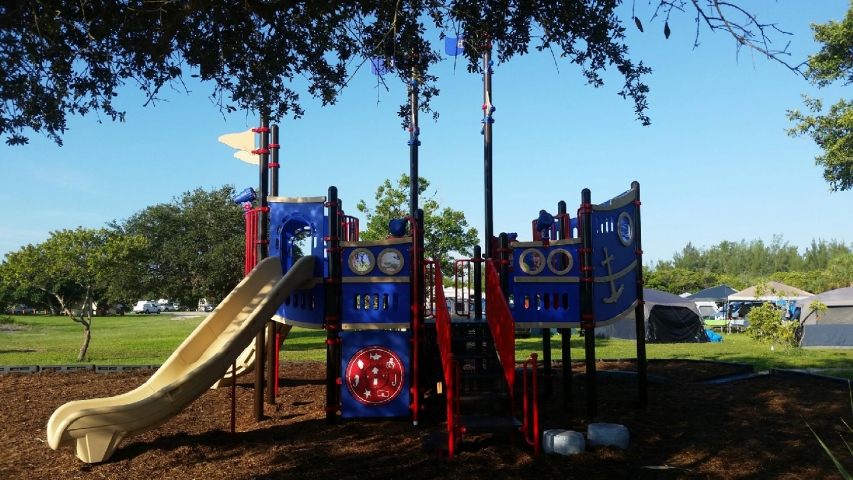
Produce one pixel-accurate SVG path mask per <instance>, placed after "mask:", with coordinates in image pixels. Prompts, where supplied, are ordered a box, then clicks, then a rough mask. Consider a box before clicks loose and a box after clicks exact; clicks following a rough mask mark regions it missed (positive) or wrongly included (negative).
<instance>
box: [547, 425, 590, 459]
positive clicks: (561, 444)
mask: <svg viewBox="0 0 853 480" xmlns="http://www.w3.org/2000/svg"><path fill="white" fill-rule="evenodd" d="M585 451H586V439H585V438H583V434H582V433H581V432H575V431H572V430H566V431H565V432H563V433H560V434H557V435H555V436H554V453H559V454H560V455H576V454H578V453H583V452H585Z"/></svg>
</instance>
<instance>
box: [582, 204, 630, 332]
mask: <svg viewBox="0 0 853 480" xmlns="http://www.w3.org/2000/svg"><path fill="white" fill-rule="evenodd" d="M635 198H636V194H635V192H634V191H633V190H630V191H628V192H626V193H625V194H623V195H621V196H619V197H616V198H614V199H612V200H610V201H608V202H606V203H605V204H604V205H594V206H593V207H592V210H593V212H592V250H593V252H592V266H593V268H594V270H593V273H594V276H595V287H594V289H593V299H594V308H595V323H604V322H608V321H611V320H613V319H617V318H619V317H620V316H621V315H622V314H624V313H627V312H628V311H629V310H631V308H632V307H633V306H634V305H635V302H636V301H637V268H639V266H638V265H637V254H636V231H635V225H636V222H635V216H636V213H635V212H636V206H635V205H634V199H635Z"/></svg>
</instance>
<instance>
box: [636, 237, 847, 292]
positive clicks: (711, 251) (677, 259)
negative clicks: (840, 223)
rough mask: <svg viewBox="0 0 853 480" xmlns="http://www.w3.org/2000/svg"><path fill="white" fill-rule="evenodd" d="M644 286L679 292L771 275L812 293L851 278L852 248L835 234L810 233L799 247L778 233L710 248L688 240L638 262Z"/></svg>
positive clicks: (740, 286) (767, 278)
mask: <svg viewBox="0 0 853 480" xmlns="http://www.w3.org/2000/svg"><path fill="white" fill-rule="evenodd" d="M644 270H645V274H644V277H645V281H646V287H647V288H654V289H657V290H664V291H667V292H671V293H675V294H681V293H684V292H692V293H695V292H697V291H699V290H702V289H704V288H708V287H713V286H716V285H720V284H726V285H728V286H730V287H732V288H734V289H737V290H742V289H744V288H747V287H750V286H752V285H755V284H757V283H760V282H762V281H775V282H780V283H784V284H785V285H790V286H792V287H797V288H800V289H803V290H806V291H808V292H812V293H821V292H824V291H827V290H832V289H835V288H841V287H846V286H848V285H850V284H851V282H853V248H851V247H850V246H848V245H846V244H844V243H843V242H838V241H836V240H829V241H827V240H823V239H818V240H814V239H812V242H811V245H810V246H809V247H808V248H806V250H805V252H804V253H802V254H801V253H800V252H799V249H798V248H797V247H796V246H794V245H791V244H789V243H788V242H787V241H785V240H784V239H783V238H782V235H774V236H773V240H772V241H771V242H770V243H769V244H768V243H764V242H763V241H762V240H752V241H749V242H747V241H746V240H741V241H740V242H729V241H723V242H720V244H719V245H714V246H712V247H710V248H707V249H704V248H696V247H695V246H693V244H692V243H688V244H687V246H686V247H684V248H683V249H682V250H681V252H679V253H676V254H674V255H673V257H672V260H669V261H658V262H657V263H656V264H655V265H647V266H645V267H644Z"/></svg>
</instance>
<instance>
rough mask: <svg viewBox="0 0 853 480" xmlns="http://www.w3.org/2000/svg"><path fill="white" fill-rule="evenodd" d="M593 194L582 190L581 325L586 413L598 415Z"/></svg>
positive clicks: (592, 415)
mask: <svg viewBox="0 0 853 480" xmlns="http://www.w3.org/2000/svg"><path fill="white" fill-rule="evenodd" d="M591 199H592V195H591V193H590V191H589V189H588V188H584V189H583V191H582V192H581V208H580V212H581V217H580V222H581V229H580V230H581V235H580V237H581V250H582V252H581V255H580V257H581V258H580V259H581V326H582V328H583V329H584V343H585V347H586V348H585V349H586V414H587V416H588V417H589V418H592V417H595V416H596V415H598V404H597V403H598V399H597V396H598V395H597V392H596V387H595V305H593V301H594V300H593V292H592V289H593V287H594V282H595V278H594V276H593V265H592V215H591V214H592V200H591Z"/></svg>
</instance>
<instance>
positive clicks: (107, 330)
mask: <svg viewBox="0 0 853 480" xmlns="http://www.w3.org/2000/svg"><path fill="white" fill-rule="evenodd" d="M12 318H14V324H11V325H10V324H3V325H2V326H1V327H0V365H63V364H74V363H77V353H78V352H79V351H80V345H82V343H83V327H82V326H80V325H79V324H77V323H74V322H72V321H71V320H69V319H68V317H63V316H57V317H54V316H48V315H27V316H18V315H16V316H14V317H12ZM203 318H204V317H193V318H176V317H174V316H172V315H170V314H165V313H164V314H160V315H125V316H123V317H121V316H109V317H93V318H92V340H91V342H90V343H89V350H88V352H87V354H86V359H85V361H84V363H94V364H111V365H116V364H127V365H153V364H160V363H163V361H164V360H166V359H167V358H168V357H169V355H171V354H172V352H173V351H174V350H175V349H176V348H177V347H178V345H180V343H181V342H183V341H184V339H186V338H187V336H188V335H189V334H190V333H191V332H192V331H193V329H195V327H196V326H198V324H199V323H200V322H201V320H202V319H203Z"/></svg>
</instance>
